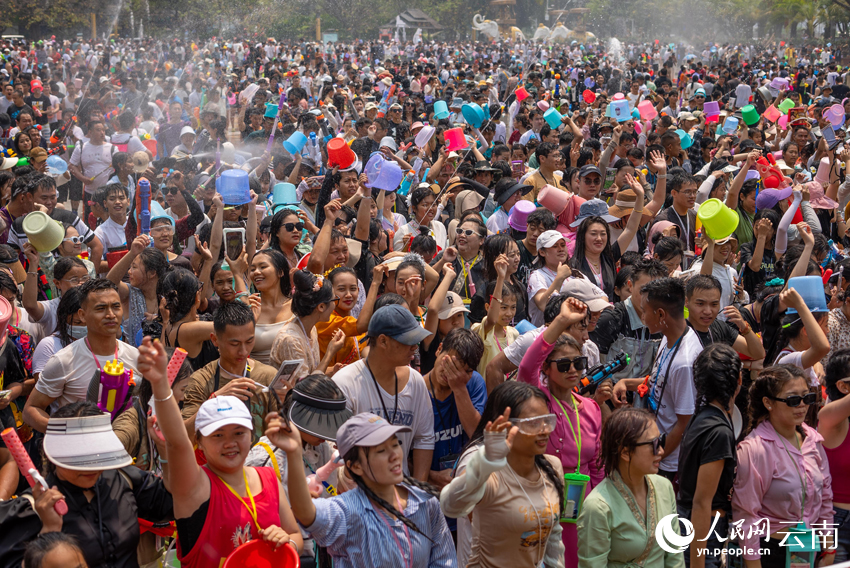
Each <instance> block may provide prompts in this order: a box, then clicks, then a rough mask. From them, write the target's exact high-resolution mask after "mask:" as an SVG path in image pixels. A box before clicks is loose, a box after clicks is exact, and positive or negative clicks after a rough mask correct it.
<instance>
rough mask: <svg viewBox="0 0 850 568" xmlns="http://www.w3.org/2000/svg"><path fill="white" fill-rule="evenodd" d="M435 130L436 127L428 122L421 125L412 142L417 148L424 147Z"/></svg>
mask: <svg viewBox="0 0 850 568" xmlns="http://www.w3.org/2000/svg"><path fill="white" fill-rule="evenodd" d="M436 131H437V129H436V128H434V127H433V126H431V125H430V124H426V125H425V126H423V127H422V130H420V131H419V132H417V133H416V138H415V139H414V140H413V143H414V144H416V147H417V148H424V147H425V145H426V144H428V142H430V141H431V137H432V136H434V132H436Z"/></svg>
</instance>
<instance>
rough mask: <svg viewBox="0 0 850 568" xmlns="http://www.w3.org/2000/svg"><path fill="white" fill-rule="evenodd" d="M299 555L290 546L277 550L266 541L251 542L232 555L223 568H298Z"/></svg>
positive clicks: (286, 545) (299, 564)
mask: <svg viewBox="0 0 850 568" xmlns="http://www.w3.org/2000/svg"><path fill="white" fill-rule="evenodd" d="M299 566H301V562H300V561H299V560H298V553H297V552H296V551H295V549H294V548H293V547H291V546H289V545H288V544H284V545H283V546H281V547H280V548H278V549H277V550H275V549H274V545H273V544H269V543H268V542H266V541H264V540H249V541H248V542H246V543H245V544H243V545H241V546H239V548H237V549H236V550H234V551H233V552H231V553H230V556H228V557H227V559H226V560H225V561H224V565H223V566H222V568H246V567H250V568H298V567H299Z"/></svg>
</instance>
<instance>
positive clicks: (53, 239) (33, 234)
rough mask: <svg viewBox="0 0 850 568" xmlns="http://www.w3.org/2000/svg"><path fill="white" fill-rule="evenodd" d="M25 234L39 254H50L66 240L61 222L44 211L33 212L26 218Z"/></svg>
mask: <svg viewBox="0 0 850 568" xmlns="http://www.w3.org/2000/svg"><path fill="white" fill-rule="evenodd" d="M22 224H23V229H24V233H26V234H27V240H28V241H29V243H30V244H31V245H32V246H34V247H35V250H37V251H38V252H50V251H52V250H53V249H55V248H56V247H58V246H59V245H60V244H62V239H64V238H65V230H64V229H63V228H62V224H61V223H59V221H55V220H53V219H51V218H50V215H48V214H47V213H45V212H44V211H33V212H32V213H30V214H28V215H27V216H26V217H24V221H23V223H22Z"/></svg>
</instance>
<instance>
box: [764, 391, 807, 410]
mask: <svg viewBox="0 0 850 568" xmlns="http://www.w3.org/2000/svg"><path fill="white" fill-rule="evenodd" d="M770 399H771V400H777V401H779V402H784V403H785V404H787V405H788V406H790V407H791V408H796V407H798V406H800V403H801V402H802V403H803V404H805V405H806V406H811V405H813V404H814V403H816V402H817V401H818V395H817V393H814V392H810V393H809V394H807V395H805V396H800V395H796V394H795V395H794V396H789V397H788V398H778V397H775V396H771V397H770Z"/></svg>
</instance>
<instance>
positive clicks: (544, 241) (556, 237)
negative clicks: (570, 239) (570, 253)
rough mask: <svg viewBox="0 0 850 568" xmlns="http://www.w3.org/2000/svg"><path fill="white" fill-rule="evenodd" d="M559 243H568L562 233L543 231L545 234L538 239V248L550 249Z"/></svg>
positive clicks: (551, 230)
mask: <svg viewBox="0 0 850 568" xmlns="http://www.w3.org/2000/svg"><path fill="white" fill-rule="evenodd" d="M558 241H566V239H565V238H564V235H562V234H561V232H560V231H555V230H554V229H549V230H548V231H543V234H541V235H540V236H539V237H537V248H538V249H545V248H549V247H551V246H554V245H555V243H557V242H558Z"/></svg>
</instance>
